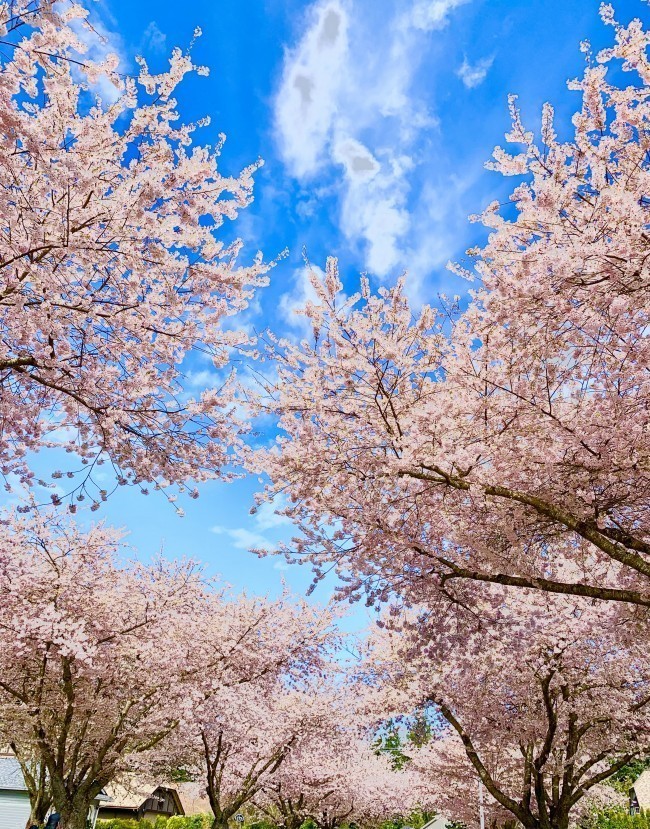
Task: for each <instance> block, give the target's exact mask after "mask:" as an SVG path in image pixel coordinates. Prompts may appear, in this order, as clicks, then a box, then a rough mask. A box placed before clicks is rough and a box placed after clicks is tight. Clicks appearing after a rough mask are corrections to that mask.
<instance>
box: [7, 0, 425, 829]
mask: <svg viewBox="0 0 650 829" xmlns="http://www.w3.org/2000/svg"><path fill="white" fill-rule="evenodd" d="M0 39H1V41H2V48H1V56H0V96H1V103H2V105H1V106H0V140H1V142H2V152H1V153H0V213H1V214H2V221H1V228H2V232H1V234H0V273H1V281H0V328H1V331H2V345H1V347H0V351H1V353H0V418H1V430H0V431H1V435H0V472H1V473H2V476H3V478H4V481H5V484H6V489H7V491H8V492H9V493H13V495H12V496H8V497H12V498H15V497H18V496H21V495H22V496H24V497H23V499H22V500H21V501H20V502H19V503H18V504H13V506H12V505H11V504H10V503H9V504H8V505H7V509H6V510H5V512H3V513H2V516H1V517H0V538H1V540H0V748H1V749H2V750H6V749H7V748H10V749H11V750H12V752H13V753H14V754H15V756H16V757H17V758H18V761H19V762H20V764H21V767H22V770H23V773H24V777H25V781H26V784H27V788H28V790H29V796H30V800H31V812H32V813H31V816H30V821H29V822H30V824H31V823H41V822H42V821H43V818H44V817H45V815H46V814H47V812H48V810H49V809H50V808H55V809H56V810H58V811H59V812H60V814H61V817H62V825H63V827H64V829H85V826H86V816H87V814H88V809H89V805H90V804H91V803H92V801H93V799H94V798H95V797H96V796H97V795H98V793H99V792H100V791H101V790H102V789H103V788H104V787H105V786H106V785H107V784H109V783H111V782H113V781H116V780H117V781H119V780H120V779H121V776H122V777H123V776H124V775H125V774H130V773H134V772H135V773H141V774H147V775H152V774H156V775H162V776H163V779H164V775H170V774H172V773H174V771H178V770H179V769H182V770H183V771H184V773H185V774H187V775H189V776H190V777H191V778H192V779H193V780H194V781H196V785H197V786H198V787H199V788H200V790H201V792H202V793H205V794H206V795H207V798H208V800H209V804H210V808H211V810H212V813H213V815H214V826H215V827H225V826H227V825H228V821H229V819H230V818H231V817H232V816H233V815H234V814H235V813H236V812H238V811H239V810H240V809H241V808H242V807H244V806H246V805H247V804H251V803H253V802H254V803H255V804H256V806H257V808H259V809H263V810H265V811H266V812H267V813H268V814H269V815H270V816H272V817H273V818H274V820H275V821H276V822H277V823H278V824H279V825H286V826H287V827H289V828H290V829H295V828H296V827H297V826H299V825H300V824H301V823H302V822H303V820H304V819H306V818H307V817H311V818H312V819H314V820H316V821H317V822H318V823H319V825H322V826H323V827H324V829H333V828H334V827H336V826H337V825H338V824H339V823H340V822H341V821H342V820H343V819H345V818H351V817H352V816H356V817H361V816H366V817H371V816H380V815H382V814H384V813H392V811H394V809H395V808H397V807H398V806H403V804H405V803H407V801H408V800H409V798H411V799H412V798H413V796H412V794H411V790H412V791H415V789H413V787H407V786H406V781H407V777H406V776H405V775H400V776H399V777H398V778H395V775H394V773H393V771H392V769H391V765H390V762H389V761H388V760H387V759H386V758H384V757H383V756H378V755H376V754H375V753H374V752H373V750H372V746H371V742H370V740H369V739H367V738H366V731H367V728H366V726H365V725H364V723H363V722H362V721H361V720H360V719H359V718H358V717H357V719H354V717H353V712H352V711H351V709H350V706H349V699H350V693H349V690H348V686H347V685H346V683H345V682H344V681H343V679H342V677H341V676H340V670H339V669H338V668H337V665H338V664H339V663H338V662H337V661H336V660H337V652H338V648H339V643H340V636H339V634H338V633H337V630H336V625H335V616H334V614H333V612H332V611H329V610H323V609H317V608H315V607H312V606H310V605H308V604H306V603H305V602H304V601H298V600H294V599H292V598H291V597H289V596H288V595H284V596H282V597H280V598H279V599H277V600H269V599H256V598H251V597H249V596H246V595H239V596H235V595H232V594H231V593H229V592H228V591H227V590H226V589H224V588H220V587H218V586H217V585H215V584H211V583H209V582H208V581H206V579H205V577H204V576H203V574H202V573H201V570H200V568H198V567H197V566H196V564H194V563H192V562H187V561H185V562H180V563H171V562H168V561H166V560H164V559H162V558H161V559H160V560H157V561H154V562H153V563H150V564H143V563H138V561H137V560H136V559H133V558H132V551H129V550H128V549H127V548H126V547H125V546H124V544H123V542H122V538H121V534H120V533H118V532H116V531H114V530H112V529H110V528H108V527H106V526H104V525H94V526H93V525H90V524H89V523H88V522H87V521H86V522H84V523H83V524H75V523H74V522H75V520H76V519H74V518H72V517H71V516H72V515H73V514H74V513H75V512H77V511H78V510H79V509H80V508H81V507H82V506H89V507H90V509H91V510H92V511H94V510H96V509H97V508H98V507H99V505H100V503H101V502H102V501H103V500H106V499H107V498H108V497H109V494H110V493H109V491H108V489H105V488H103V487H104V485H103V484H102V482H103V481H105V480H107V479H108V480H112V479H114V481H115V485H116V486H120V485H122V486H125V485H129V484H130V485H135V486H138V487H139V488H140V489H141V490H143V491H147V488H149V487H153V488H154V489H157V490H162V491H163V492H164V493H165V494H166V495H167V497H168V498H169V499H170V500H173V499H174V498H175V497H176V493H175V492H174V490H176V491H179V490H180V491H181V492H183V491H188V490H189V491H190V494H191V495H196V494H197V493H196V491H195V490H193V489H191V487H194V486H195V485H196V484H197V482H200V481H203V480H206V479H207V478H215V477H216V478H227V477H228V476H229V474H230V473H229V472H228V464H229V456H230V455H231V453H232V450H233V449H234V448H236V447H237V446H238V445H239V441H240V433H241V430H242V424H241V423H240V422H239V421H238V420H237V417H236V412H235V410H234V396H233V382H232V378H231V377H230V376H229V366H228V364H229V360H230V354H231V352H232V351H233V350H234V349H237V348H240V347H242V346H243V345H245V344H246V337H245V336H244V334H243V333H241V332H239V331H237V329H236V328H235V329H234V330H233V329H232V327H231V328H229V329H228V330H226V328H224V326H223V325H222V323H223V321H224V319H225V318H227V317H230V316H232V315H234V314H236V313H237V312H238V311H241V310H242V309H244V308H245V307H246V304H247V302H248V300H249V299H250V297H251V294H252V291H253V290H254V289H255V288H256V287H257V286H259V285H261V284H263V283H264V281H265V278H266V277H265V273H266V271H267V266H266V265H264V264H263V263H262V261H261V258H259V257H258V258H257V259H256V260H255V262H254V264H253V265H251V266H249V267H240V266H238V264H237V254H238V251H239V247H240V245H239V244H238V243H234V244H231V245H230V246H226V245H224V244H223V243H222V242H221V241H220V240H219V238H218V233H219V229H220V227H221V225H222V223H223V221H224V220H225V219H234V218H235V217H236V215H237V212H238V210H239V209H240V208H242V207H245V206H246V205H247V204H248V202H249V201H250V198H251V187H252V175H253V173H254V170H255V167H251V168H248V169H246V170H244V171H243V172H242V173H241V174H240V175H238V176H236V177H232V178H229V177H224V176H222V175H221V174H220V173H219V172H218V170H217V157H218V148H217V150H213V149H210V148H209V147H201V146H194V145H193V132H194V130H195V127H196V126H198V125H187V124H182V123H181V122H180V121H179V117H178V113H177V111H176V102H175V100H174V91H175V89H176V87H177V85H178V84H179V82H180V81H181V80H182V79H183V77H184V76H185V75H186V74H187V73H188V72H192V71H194V70H196V71H199V72H202V71H203V70H201V69H200V68H197V67H194V66H193V64H192V61H191V59H190V57H189V56H188V55H187V54H183V53H182V52H181V51H180V50H175V51H174V52H173V53H172V56H171V59H170V66H169V70H168V71H166V72H163V73H161V74H152V73H151V72H150V71H149V68H148V67H147V65H146V63H145V62H144V61H142V60H141V61H139V71H138V72H137V73H136V74H135V76H129V75H122V74H119V73H118V71H117V69H118V61H117V59H116V58H115V57H114V56H113V55H111V54H110V52H109V49H108V47H107V46H106V45H105V44H103V43H102V42H101V38H99V36H98V35H97V32H96V31H95V30H94V28H93V27H92V25H91V23H90V22H89V18H88V10H87V9H86V8H84V7H83V6H81V5H79V4H75V3H67V4H53V3H51V2H49V0H41V1H40V2H38V0H37V1H36V2H32V0H10V1H9V0H3V1H2V2H0ZM98 54H99V55H103V57H100V58H97V55H98ZM102 98H103V99H102ZM192 355H194V356H193V357H192ZM196 355H199V356H198V357H197V356H196ZM190 359H195V360H196V359H200V360H202V361H204V365H210V366H211V371H212V372H213V374H214V375H215V376H217V378H218V383H219V386H218V388H215V389H211V390H206V391H204V392H203V393H202V394H201V395H200V396H199V397H198V398H196V399H192V398H190V397H189V396H188V394H187V393H186V392H185V390H184V388H183V382H182V380H183V372H184V371H186V370H187V366H188V362H187V361H188V360H190ZM36 452H41V454H40V456H39V459H38V464H39V468H43V466H47V464H48V463H49V462H50V460H48V459H55V458H59V457H60V456H61V455H62V454H63V453H65V456H66V457H74V458H76V459H78V466H79V467H80V469H79V470H77V471H75V470H74V467H73V468H72V469H71V470H66V471H65V473H64V472H63V471H60V470H57V469H56V468H55V467H51V469H50V473H51V474H50V473H48V474H47V475H45V476H43V480H41V479H39V477H38V476H37V475H36V474H35V472H34V465H35V462H34V456H35V453H36ZM51 462H52V463H54V460H51ZM103 465H106V466H107V467H109V468H111V467H112V473H111V474H108V475H107V474H106V470H101V469H100V468H101V467H102V466H103ZM64 468H65V467H64ZM57 480H59V481H61V482H62V483H63V484H64V486H63V487H61V486H60V485H59V484H53V481H57ZM190 481H191V485H190V483H189V482H190ZM66 484H67V487H66V486H65V485H66ZM54 487H56V488H54ZM43 490H45V491H46V492H51V493H52V495H51V498H50V500H51V501H52V503H51V504H50V508H49V510H43V509H42V505H39V504H38V503H37V499H36V496H35V494H34V493H36V492H40V491H43ZM10 507H11V508H10ZM400 787H401V788H400ZM398 801H399V803H398Z"/></svg>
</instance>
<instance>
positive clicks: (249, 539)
mask: <svg viewBox="0 0 650 829" xmlns="http://www.w3.org/2000/svg"><path fill="white" fill-rule="evenodd" d="M212 532H213V533H215V535H225V536H227V537H228V538H229V539H230V543H231V544H232V546H233V547H235V549H237V550H268V551H269V552H270V551H271V550H274V549H275V547H276V545H275V544H273V543H272V542H271V541H269V540H268V538H265V537H264V536H263V535H261V534H260V533H256V532H253V531H252V530H247V529H246V528H245V527H237V528H235V529H230V528H228V527H221V526H219V525H217V526H214V527H212Z"/></svg>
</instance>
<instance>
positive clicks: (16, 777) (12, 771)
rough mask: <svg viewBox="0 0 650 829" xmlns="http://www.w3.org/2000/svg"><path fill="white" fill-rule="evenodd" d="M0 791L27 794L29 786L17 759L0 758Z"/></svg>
mask: <svg viewBox="0 0 650 829" xmlns="http://www.w3.org/2000/svg"><path fill="white" fill-rule="evenodd" d="M0 789H5V790H9V791H12V792H26V791H27V786H26V785H25V780H24V778H23V773H22V771H21V770H20V765H19V763H18V760H16V758H15V757H0Z"/></svg>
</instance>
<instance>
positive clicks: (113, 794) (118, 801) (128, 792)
mask: <svg viewBox="0 0 650 829" xmlns="http://www.w3.org/2000/svg"><path fill="white" fill-rule="evenodd" d="M158 789H164V790H165V791H169V792H171V794H172V796H173V798H174V800H175V801H176V805H177V807H180V809H179V811H181V812H183V811H184V809H183V804H182V802H181V799H180V797H179V795H178V792H177V791H176V790H175V789H172V788H169V787H166V786H161V785H160V784H158V783H153V782H151V781H150V780H143V779H141V778H138V777H127V778H125V779H124V780H123V781H122V782H121V783H111V784H110V785H109V786H106V789H105V793H106V795H107V797H108V801H107V802H106V803H105V804H104V805H103V806H102V808H103V809H133V810H137V809H139V808H140V807H141V806H142V805H143V803H144V802H145V800H147V798H149V797H151V796H152V795H153V793H154V792H155V791H157V790H158Z"/></svg>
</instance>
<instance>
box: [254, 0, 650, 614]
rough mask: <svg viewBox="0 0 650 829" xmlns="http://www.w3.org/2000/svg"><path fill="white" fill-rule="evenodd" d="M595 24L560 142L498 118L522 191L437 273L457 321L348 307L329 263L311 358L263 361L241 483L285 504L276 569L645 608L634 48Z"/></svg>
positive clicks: (307, 351) (638, 68)
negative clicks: (449, 279) (288, 520)
mask: <svg viewBox="0 0 650 829" xmlns="http://www.w3.org/2000/svg"><path fill="white" fill-rule="evenodd" d="M601 14H602V17H603V19H604V21H605V22H606V23H607V24H608V25H610V26H611V27H612V28H613V32H614V36H615V42H614V45H613V46H612V47H611V48H609V49H606V50H604V51H603V52H601V53H600V54H598V55H597V56H591V55H588V62H587V67H586V70H585V73H584V75H583V77H582V78H581V79H579V80H577V81H574V82H572V84H571V86H572V88H573V89H575V90H576V91H578V92H579V93H580V94H581V96H582V107H581V109H580V110H579V111H578V112H577V113H576V114H575V116H574V118H573V125H574V131H573V135H572V136H571V137H570V138H568V139H567V140H565V141H563V140H561V139H560V138H558V137H557V135H556V133H555V130H554V127H553V110H552V108H551V107H550V106H545V107H544V111H543V116H542V130H541V139H540V141H538V142H535V140H534V138H533V135H532V133H530V132H528V131H526V130H525V129H524V126H523V125H522V122H521V119H520V116H519V113H518V110H517V108H516V102H515V100H514V99H511V113H512V121H513V127H512V130H511V132H510V133H509V134H508V136H507V139H508V140H509V141H511V142H514V143H515V144H518V145H520V149H521V152H520V153H519V154H518V155H514V156H509V155H507V154H506V153H505V152H504V151H503V150H501V149H497V150H496V151H495V161H494V162H493V164H492V165H491V166H492V167H494V168H495V169H497V170H499V171H500V172H502V173H504V174H506V175H518V176H523V177H524V178H523V179H522V180H520V182H519V183H518V185H517V186H516V188H515V189H514V191H513V193H512V196H511V202H512V204H511V208H510V213H509V214H508V215H509V217H510V218H504V217H503V216H502V215H501V214H500V206H499V205H498V204H497V203H494V204H492V205H490V206H489V207H488V208H487V210H486V211H484V213H483V214H482V215H481V216H480V217H479V219H480V221H482V222H483V223H484V224H485V225H487V227H488V228H489V229H490V231H491V234H490V236H489V240H488V242H487V244H486V245H485V246H484V247H483V248H482V249H477V250H475V251H472V253H473V255H474V257H475V265H474V267H473V269H472V270H471V271H469V270H464V269H461V268H459V267H455V270H456V271H457V272H460V273H462V275H464V276H467V278H468V279H475V278H476V277H478V278H479V279H480V286H479V288H478V290H476V291H475V292H474V293H473V294H472V297H471V301H470V304H469V307H468V308H467V309H466V310H464V311H463V310H462V309H461V308H460V305H459V304H454V303H453V302H444V301H443V303H442V305H441V308H440V309H439V310H436V311H434V310H432V309H431V308H429V307H424V308H423V309H422V310H421V311H420V312H419V313H418V314H414V312H413V310H412V308H411V306H410V304H409V301H408V299H407V296H406V294H405V289H404V284H403V283H401V282H400V283H399V284H398V285H397V286H395V287H393V288H390V289H382V290H380V291H379V294H378V295H377V294H373V293H372V292H371V290H370V287H369V284H368V282H367V281H366V280H364V281H363V283H362V287H361V291H360V293H359V294H355V295H354V296H352V297H349V296H346V295H345V293H344V292H343V288H342V284H341V280H340V279H339V276H338V273H337V269H336V263H335V262H334V261H333V260H330V262H329V264H328V268H327V274H326V276H325V278H324V279H323V280H322V281H321V280H318V279H317V278H316V277H315V278H314V280H313V284H314V289H315V291H316V296H317V299H316V300H315V301H314V302H313V303H311V304H309V305H308V306H307V308H306V309H305V313H306V314H307V316H308V317H309V319H310V320H311V322H312V324H313V329H314V340H313V342H312V343H308V342H306V341H305V342H303V343H302V344H300V345H298V346H297V345H295V344H292V343H289V342H283V341H279V342H278V341H276V340H273V341H272V342H271V345H270V347H269V352H270V356H271V357H272V358H273V359H274V360H276V362H277V366H278V372H279V379H278V381H277V382H272V383H271V382H270V384H269V387H268V389H267V391H268V394H266V395H263V401H262V404H261V405H262V407H263V408H264V409H266V410H271V411H274V412H276V413H278V414H279V416H280V425H281V430H282V434H281V437H280V439H279V440H278V443H277V445H276V446H275V447H274V448H273V449H272V450H271V451H269V452H267V453H262V454H261V455H258V456H257V460H256V461H253V463H254V464H256V465H257V467H258V468H262V469H265V470H266V471H267V472H268V474H269V476H270V478H271V479H272V484H271V485H270V486H269V489H268V491H267V493H266V494H265V496H264V497H267V498H271V497H273V495H274V494H275V493H282V494H283V496H284V497H288V498H289V500H290V504H289V507H288V509H287V510H286V511H287V513H288V514H290V515H292V516H293V517H294V518H295V519H296V521H297V522H298V523H299V524H300V526H301V529H302V538H301V539H299V540H298V541H297V542H296V544H295V546H294V547H293V548H292V549H293V550H294V552H297V553H298V554H299V555H306V556H308V557H311V559H312V560H313V561H314V563H315V565H316V572H317V576H319V575H321V574H322V573H323V572H324V569H325V568H326V567H329V566H330V564H331V563H332V562H333V563H334V564H335V565H336V566H337V567H338V569H339V572H340V573H341V574H342V576H343V578H345V579H346V588H345V590H346V592H347V593H348V594H358V593H359V592H361V591H362V590H365V591H367V593H368V595H369V600H370V601H371V602H372V601H375V602H377V603H381V602H382V601H385V600H386V599H387V598H388V597H389V596H390V595H391V593H392V592H393V591H395V592H398V593H399V594H400V595H402V596H407V597H409V599H410V600H413V601H427V602H429V603H431V602H434V601H438V600H440V599H441V597H443V598H447V599H449V600H451V601H458V600H461V599H462V600H463V601H466V600H468V599H469V595H470V593H471V592H472V589H473V590H474V592H476V593H477V594H478V595H480V590H479V589H478V587H477V585H480V584H482V583H497V584H503V585H509V586H513V587H518V588H522V587H523V588H530V589H537V590H542V591H550V592H555V593H560V594H571V595H577V596H588V597H591V598H594V599H599V600H605V601H615V602H632V603H636V604H639V605H641V606H645V607H647V606H650V584H649V582H648V578H649V577H650V546H649V543H650V525H649V522H648V516H649V514H650V513H649V505H650V489H649V486H650V484H649V481H650V479H649V477H648V466H647V457H648V417H647V411H648V408H649V406H650V375H649V374H648V371H647V366H648V364H649V356H650V352H649V348H650V345H649V343H650V339H649V332H650V328H649V326H648V318H649V314H650V306H649V304H648V298H649V297H650V291H649V290H648V273H649V272H648V261H649V260H648V251H649V250H650V248H649V247H648V245H649V238H650V237H649V236H648V206H649V204H650V201H649V197H648V192H647V191H648V149H649V146H648V141H649V138H648V136H649V135H650V132H649V131H648V121H649V119H650V108H649V107H650V100H649V93H650V63H649V62H648V58H647V46H648V43H649V37H650V36H649V35H648V33H647V32H646V31H645V30H644V29H643V27H642V25H641V23H640V22H639V21H638V20H635V21H632V23H630V25H629V26H621V25H619V24H617V23H616V22H615V19H614V15H613V11H612V9H611V7H610V6H609V5H607V4H605V5H603V7H602V10H601ZM585 49H586V50H587V51H588V47H587V46H585ZM621 62H622V68H623V70H625V72H627V73H628V76H629V82H628V83H627V85H621V84H620V83H617V79H616V77H615V76H614V77H613V76H612V75H613V72H614V70H615V69H618V65H619V64H620V63H621ZM468 581H469V582H473V583H474V585H475V587H474V588H471V586H470V585H468V584H463V582H468Z"/></svg>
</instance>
